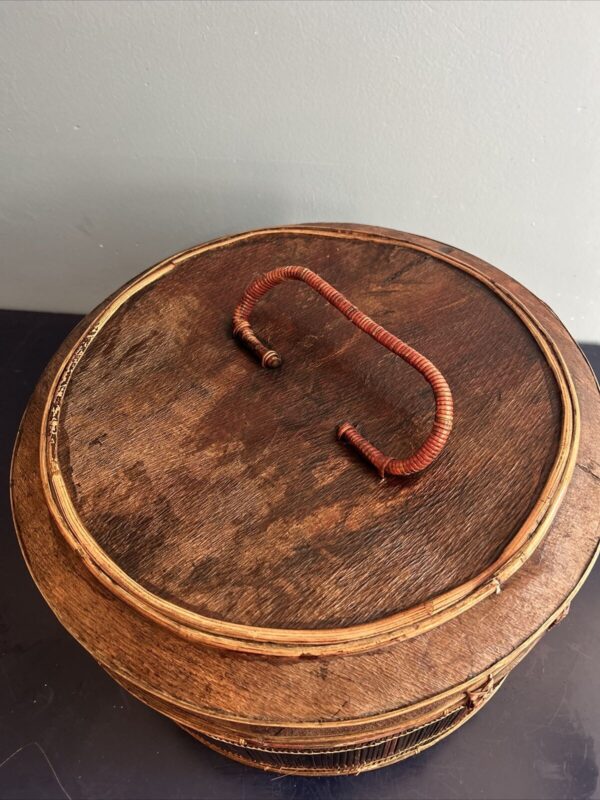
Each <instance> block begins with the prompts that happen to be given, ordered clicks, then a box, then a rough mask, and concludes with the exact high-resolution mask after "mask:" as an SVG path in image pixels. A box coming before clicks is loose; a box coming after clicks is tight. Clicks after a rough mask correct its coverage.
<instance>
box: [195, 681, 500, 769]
mask: <svg viewBox="0 0 600 800" xmlns="http://www.w3.org/2000/svg"><path fill="white" fill-rule="evenodd" d="M502 683H503V682H502ZM502 683H500V684H498V686H496V687H495V688H494V689H493V691H492V692H490V694H489V696H488V697H486V698H485V700H484V701H483V702H482V703H480V704H479V705H477V706H474V707H473V708H471V709H468V708H467V707H466V706H465V707H464V713H463V714H459V715H458V716H457V718H456V719H455V720H454V721H453V723H452V724H451V725H449V726H448V727H447V728H444V729H443V731H442V732H441V733H437V734H435V735H433V736H431V737H429V738H426V739H423V740H422V741H420V742H419V743H418V744H417V745H415V746H414V747H409V748H407V749H406V750H400V752H398V753H395V754H394V755H392V756H387V757H385V758H379V759H374V760H372V761H364V762H362V763H360V764H357V765H351V766H348V767H311V768H307V769H303V768H302V767H285V766H275V765H273V764H268V763H265V762H261V761H255V760H253V759H251V758H245V757H244V756H243V755H240V754H238V753H232V752H231V751H230V750H227V749H226V748H225V747H219V740H218V738H217V737H214V736H211V735H202V733H201V732H199V731H194V730H192V729H190V728H185V726H184V730H185V731H186V733H189V734H190V736H193V737H194V739H196V740H197V741H199V742H200V743H201V744H203V745H204V746H205V747H208V748H210V749H211V750H214V751H215V752H216V753H219V755H222V756H225V758H230V759H232V760H233V761H238V762H239V763H240V764H244V765H245V766H248V767H254V768H255V769H262V770H264V771H265V772H276V773H280V774H282V775H299V776H304V777H309V778H310V777H320V776H323V777H324V776H327V775H359V774H360V773H361V772H370V771H371V770H375V769H379V768H380V767H386V766H388V765H390V764H395V763H397V762H398V761H404V760H405V759H407V758H411V756H416V755H418V754H419V753H420V752H422V751H423V750H426V749H427V748H428V747H432V746H433V745H434V744H437V743H438V742H441V741H442V739H445V738H446V736H449V735H450V734H451V733H454V731H455V730H457V729H458V728H460V727H461V726H462V725H464V723H465V722H467V721H468V720H470V719H471V717H473V716H474V715H475V714H476V713H477V712H478V711H480V710H481V709H482V708H483V706H485V705H487V703H488V702H489V701H490V700H491V699H492V697H493V696H494V695H495V694H496V692H497V691H498V690H499V689H500V688H501V686H502ZM451 713H452V711H448V712H446V713H445V714H443V715H442V716H441V717H439V718H438V719H440V720H442V719H444V718H445V717H447V716H449V715H450V714H451ZM435 721H436V720H432V722H435ZM430 724H431V723H430ZM180 727H181V726H180ZM417 730H418V729H417ZM403 733H404V732H403ZM402 735H403V734H402V733H401V734H398V737H401V736H402ZM394 738H396V737H391V739H392V740H393V739H394ZM215 740H216V741H215ZM223 743H225V744H234V745H235V743H229V742H226V741H225V740H223ZM246 746H247V747H248V749H249V750H256V752H257V753H259V752H261V751H260V750H259V749H258V748H254V747H250V746H248V745H246ZM357 749H360V748H349V750H348V751H349V752H354V751H355V750H357ZM267 752H271V751H267ZM339 752H340V751H339V750H331V751H327V750H322V751H318V750H315V751H314V753H312V754H311V753H310V752H307V753H306V755H329V754H332V755H335V754H336V753H339ZM298 755H304V753H302V752H300V751H299V752H298Z"/></svg>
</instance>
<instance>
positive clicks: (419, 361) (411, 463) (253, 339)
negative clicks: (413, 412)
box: [233, 266, 454, 477]
mask: <svg viewBox="0 0 600 800" xmlns="http://www.w3.org/2000/svg"><path fill="white" fill-rule="evenodd" d="M287 280H296V281H304V283H307V284H308V285H309V286H310V287H311V289H314V290H315V291H316V292H318V293H319V294H320V295H322V296H323V297H324V298H325V299H326V300H327V301H328V302H329V303H331V305H332V306H333V307H334V308H337V310H338V311H340V312H341V313H342V314H343V315H344V316H345V317H347V318H348V319H349V320H350V322H352V324H353V325H356V327H357V328H360V329H361V331H364V332H365V333H368V334H369V336H371V337H372V338H373V339H375V341H376V342H379V344H382V345H383V346H384V347H386V348H387V349H388V350H391V352H392V353H395V354H396V355H397V356H400V358H402V359H403V360H404V361H406V363H407V364H410V366H411V367H414V368H415V369H416V370H417V372H420V373H421V375H422V376H423V377H424V378H425V380H426V381H427V382H428V383H429V385H430V386H431V388H432V390H433V395H434V398H435V418H434V421H433V427H432V429H431V433H430V434H429V436H428V437H427V439H426V440H425V441H424V442H423V444H422V445H421V446H420V447H419V449H418V450H417V451H416V452H415V453H413V455H411V456H408V458H391V457H390V456H386V455H385V454H384V453H382V452H381V450H378V448H377V447H375V446H374V445H373V444H371V442H369V441H368V440H367V439H365V437H364V436H362V435H361V434H360V433H359V432H358V431H357V430H356V428H355V427H354V426H353V425H351V424H350V423H349V422H344V423H343V424H342V425H340V426H339V427H338V431H337V434H338V438H339V439H345V440H346V441H347V442H348V443H349V444H351V445H352V446H353V447H355V448H356V450H358V452H359V453H360V454H361V455H362V456H363V457H364V458H365V459H366V460H367V461H369V462H370V463H371V464H373V466H374V467H375V469H376V470H377V471H378V472H379V474H380V475H381V476H382V477H384V476H385V475H386V474H387V475H412V474H414V473H415V472H421V471H422V470H424V469H425V468H426V467H428V466H429V465H430V464H431V463H432V462H433V461H435V459H436V458H437V457H438V456H439V454H440V453H441V452H442V450H443V449H444V446H445V444H446V441H447V440H448V436H450V431H451V430H452V420H453V415H454V410H453V403H452V393H451V392H450V387H449V386H448V384H447V383H446V379H445V378H444V376H443V375H442V373H441V372H440V371H439V370H438V369H437V367H435V366H434V365H433V364H432V363H431V361H429V360H428V359H426V358H425V356H423V355H421V354H420V353H418V352H417V351H416V350H413V348H412V347H410V346H409V345H407V344H406V343H405V342H403V341H401V340H400V339H398V338H397V337H396V336H394V335H393V334H392V333H390V332H389V331H386V330H385V328H382V327H381V325H378V324H377V323H376V322H374V321H373V320H372V319H371V318H370V317H368V316H367V315H366V314H363V312H362V311H360V310H359V309H358V308H356V306H354V305H352V303H351V302H350V301H349V300H348V299H347V298H346V297H344V295H343V294H341V293H340V292H338V291H337V289H335V288H334V287H333V286H331V284H329V283H327V281H325V280H323V278H321V277H320V276H319V275H317V274H316V273H315V272H313V271H312V270H310V269H308V268H307V267H296V266H289V267H279V268H278V269H274V270H271V272H266V273H265V274H264V275H262V276H261V277H260V278H257V279H256V280H255V281H253V282H252V283H251V284H250V286H248V288H247V289H246V291H245V292H244V296H243V297H242V299H241V300H240V302H239V303H238V305H237V306H236V309H235V311H234V312H233V335H234V337H235V338H237V339H239V340H240V341H241V342H242V343H243V344H244V345H245V346H246V347H247V348H248V349H249V350H251V351H252V352H253V353H254V354H255V355H256V357H257V358H258V359H259V360H260V362H261V364H262V366H263V367H271V368H275V367H279V366H281V358H280V356H279V355H278V353H276V352H275V350H269V348H267V347H266V346H265V345H264V344H263V343H262V342H261V341H260V339H258V337H257V336H256V334H255V333H254V331H253V330H252V327H251V325H250V321H249V318H250V314H251V313H252V309H253V308H254V306H255V305H256V302H257V301H258V300H260V298H261V297H262V296H263V295H264V294H266V293H267V292H268V291H269V290H270V289H272V288H273V287H274V286H277V284H278V283H282V282H283V281H287Z"/></svg>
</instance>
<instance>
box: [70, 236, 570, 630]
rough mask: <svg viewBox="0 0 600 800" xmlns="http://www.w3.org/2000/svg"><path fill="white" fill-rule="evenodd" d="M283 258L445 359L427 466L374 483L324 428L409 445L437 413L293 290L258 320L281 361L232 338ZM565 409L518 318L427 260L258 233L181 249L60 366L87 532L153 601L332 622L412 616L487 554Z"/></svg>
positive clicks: (528, 504)
mask: <svg viewBox="0 0 600 800" xmlns="http://www.w3.org/2000/svg"><path fill="white" fill-rule="evenodd" d="M290 263H296V264H302V265H305V266H308V267H310V268H311V269H313V270H314V271H316V272H318V273H320V274H321V275H322V276H323V277H324V278H326V279H327V280H328V281H329V282H330V283H332V284H333V285H334V286H336V287H337V288H339V289H340V291H343V292H344V293H345V294H346V295H347V296H348V297H349V298H350V299H351V300H352V301H353V302H354V303H355V304H356V305H357V306H359V307H360V308H361V309H363V310H364V311H365V312H366V313H368V314H369V315H370V316H371V317H373V318H374V319H375V320H377V321H378V322H380V323H381V324H382V325H384V326H385V327H386V328H388V329H390V330H392V331H393V332H394V333H396V334H397V335H398V336H400V337H401V338H402V339H404V340H406V341H407V342H409V343H410V344H412V345H413V346H415V347H416V348H417V349H418V350H420V351H421V352H423V353H424V354H425V355H427V357H428V358H430V359H431V360H432V361H433V362H434V363H435V364H436V365H437V366H439V368H440V369H441V370H442V371H443V373H444V375H445V376H446V378H447V379H448V382H449V384H450V386H451V388H452V390H453V394H454V400H455V406H456V422H455V428H454V431H453V433H452V436H451V438H450V440H449V443H448V445H447V448H446V450H445V451H444V453H443V454H442V455H441V456H440V458H439V460H438V461H437V462H436V463H435V464H434V465H432V466H431V467H430V468H429V469H428V470H427V471H426V472H424V473H422V474H420V475H418V476H415V477H412V478H396V479H394V478H388V479H387V480H386V481H385V482H384V483H380V482H379V480H378V478H377V475H376V474H375V473H374V472H373V471H372V470H371V469H370V468H369V467H368V465H366V464H364V463H363V462H361V461H360V459H359V458H358V457H357V456H356V455H355V454H354V453H353V452H351V451H350V450H349V449H347V448H346V447H344V446H342V445H340V444H339V443H337V442H336V440H335V435H334V432H335V426H336V424H337V423H339V422H340V421H342V420H345V419H348V420H350V421H353V422H356V423H358V425H359V427H360V429H361V430H362V431H363V432H364V433H365V434H367V435H368V436H369V438H370V439H371V440H372V441H373V442H375V443H377V444H378V445H380V446H382V447H384V448H385V449H386V450H387V451H389V452H392V453H394V454H395V455H397V456H399V457H401V456H403V455H406V454H408V453H409V452H411V451H412V450H414V449H415V448H416V446H418V444H419V443H420V442H421V441H422V440H423V438H425V436H426V435H427V432H428V430H429V427H430V425H431V418H432V412H433V403H432V398H431V392H430V389H429V387H428V386H427V385H426V384H425V382H424V381H423V380H422V378H421V377H420V376H419V375H418V374H417V373H416V372H414V370H411V369H410V368H409V367H407V366H406V365H404V364H402V363H400V362H399V361H398V360H397V359H396V358H394V356H393V355H391V354H389V353H387V352H386V351H385V350H384V349H383V348H381V347H380V346H378V345H377V344H376V343H375V342H373V341H371V340H370V339H369V338H368V337H366V336H364V335H363V334H361V333H360V332H359V331H356V330H355V329H354V328H353V327H352V326H351V325H349V324H348V323H347V322H346V321H345V320H344V319H341V318H340V317H339V316H338V315H336V314H335V312H334V311H332V309H331V308H329V307H328V306H327V304H325V303H324V302H323V301H322V299H321V298H319V297H316V296H313V295H311V293H310V292H309V291H308V290H307V289H306V288H305V287H303V286H299V285H284V286H281V287H278V288H277V289H276V290H274V292H273V294H272V296H269V298H268V299H266V300H265V301H264V303H263V304H261V305H260V306H259V307H258V308H257V310H256V313H255V315H254V323H255V327H256V329H257V330H259V331H260V332H261V335H262V336H263V337H264V338H266V339H267V340H268V341H270V342H272V343H273V344H274V345H275V346H276V347H277V349H278V350H279V352H281V353H282V354H283V357H284V360H285V363H284V366H283V367H282V369H281V370H280V371H278V372H271V371H266V370H261V369H260V367H259V366H258V365H257V364H256V362H255V361H253V360H252V358H251V357H250V356H249V355H248V354H247V353H246V352H245V351H243V350H241V349H240V348H239V347H238V345H236V344H235V343H234V341H233V339H232V337H231V334H230V319H231V312H232V311H233V308H234V306H235V304H236V302H237V301H238V300H239V298H240V296H241V294H242V292H243V289H244V288H245V286H246V284H247V283H248V282H249V281H250V280H251V279H252V278H253V277H255V276H256V275H257V274H259V273H260V272H263V271H265V270H267V269H271V268H273V267H276V266H279V265H282V264H290ZM561 421H562V407H561V397H560V393H559V391H558V387H557V384H556V380H555V377H554V375H553V373H552V371H551V369H550V367H549V365H548V363H547V361H546V359H545V358H544V356H543V354H542V352H541V350H540V348H539V346H538V344H536V341H535V340H534V338H533V336H532V335H531V333H530V331H529V330H528V329H527V328H526V327H525V325H524V324H523V322H522V320H521V319H519V317H518V316H517V315H516V314H515V313H514V311H513V310H512V309H511V308H510V307H509V306H508V305H507V304H506V303H505V302H504V300H503V299H502V298H501V297H499V296H498V295H497V294H495V293H494V292H493V291H492V290H490V288H488V287H487V286H485V285H484V284H482V283H481V282H480V281H478V280H477V279H475V278H474V277H471V276H470V275H468V274H466V273H465V272H463V271H461V270H459V269H457V268H456V267H454V266H452V265H451V264H449V263H448V262H447V261H444V260H443V255H442V254H440V256H438V257H436V256H434V255H432V254H426V253H423V252H419V251H416V250H413V249H410V248H408V247H406V246H403V245H402V244H401V243H397V242H396V243H392V242H389V241H388V242H386V241H378V240H373V239H370V238H362V237H357V236H355V235H353V234H352V233H348V234H347V237H345V238H337V237H328V236H326V235H318V233H317V232H316V231H312V232H301V231H288V232H283V233H282V232H265V233H263V234H262V235H256V236H253V237H250V238H246V239H244V238H241V239H235V240H232V241H231V242H229V243H224V244H223V245H222V246H220V247H216V248H214V249H209V250H206V251H204V252H200V253H199V254H197V255H191V256H189V257H188V258H187V259H185V258H184V259H182V260H181V261H180V262H179V263H178V264H177V266H176V267H174V268H173V269H171V270H169V271H168V272H167V274H165V275H163V276H162V277H161V278H160V279H158V280H157V281H155V282H153V283H151V284H150V285H149V286H147V287H146V288H144V289H143V290H142V291H140V292H139V293H136V294H134V295H133V296H132V297H131V298H130V299H129V300H127V301H126V302H125V303H124V304H123V305H122V306H121V308H120V309H119V310H118V311H117V312H116V313H115V314H113V316H112V317H111V319H110V320H109V321H108V322H107V323H106V324H105V325H104V327H103V328H102V330H101V332H100V333H99V334H98V335H97V336H96V337H95V338H94V340H93V342H92V343H91V344H90V345H89V347H88V348H87V350H86V352H85V356H84V357H83V358H81V360H80V361H79V363H78V365H77V367H76V369H75V370H74V372H73V374H72V376H71V379H70V385H69V390H68V392H67V393H66V395H65V399H64V403H63V407H62V411H61V425H60V429H59V463H60V468H61V471H62V473H63V475H64V476H65V478H66V480H67V485H68V489H69V493H70V495H71V499H72V501H73V504H74V506H75V508H76V511H77V514H78V515H79V516H80V518H81V520H82V521H83V523H84V524H85V526H86V528H87V529H88V530H89V531H90V532H91V533H92V534H93V536H94V537H95V540H96V541H97V542H98V544H99V545H100V546H101V548H102V549H103V550H104V551H105V552H106V554H108V556H109V557H110V558H111V559H112V560H113V561H114V562H115V563H116V564H117V565H118V566H120V567H121V568H122V569H123V570H124V571H125V572H126V573H127V574H128V575H129V576H131V577H132V578H133V579H134V580H135V581H136V582H138V583H139V584H140V585H141V586H143V587H145V588H146V589H148V590H149V591H151V592H152V593H153V594H156V595H157V596H159V597H161V598H164V599H166V600H169V601H171V602H174V603H176V604H177V605H179V606H181V607H184V608H188V609H191V610H193V611H195V612H197V613H199V614H202V615H204V616H207V617H212V618H214V619H222V620H226V621H232V622H236V623H241V624H244V625H255V626H264V627H274V628H307V629H312V628H330V627H331V628H334V627H345V626H348V625H356V624H361V623H366V622H370V621H372V620H377V619H380V618H382V617H386V616H389V615H391V614H394V613H397V612H399V611H402V610H404V609H407V608H410V607H412V606H414V605H416V604H418V603H422V602H423V601H426V600H428V599H429V598H432V597H435V596H437V595H439V594H440V593H442V592H444V591H447V590H448V589H451V588H452V587H454V586H457V585H459V584H462V583H464V582H465V581H468V580H469V579H471V578H473V577H474V576H475V575H477V574H478V573H479V572H480V571H481V570H482V569H483V568H485V567H486V566H487V565H488V564H490V563H491V562H493V561H494V560H495V559H496V558H497V557H498V556H499V554H500V553H501V552H502V550H503V549H504V548H505V547H506V546H507V545H508V543H509V542H510V541H511V539H512V538H513V536H514V535H515V533H516V532H517V531H518V530H519V528H520V527H521V525H522V524H523V522H524V521H525V519H526V518H527V516H528V514H529V513H530V511H531V509H532V507H533V505H534V504H535V502H536V500H537V499H538V497H539V495H540V492H541V491H542V489H543V486H544V484H545V482H546V480H547V478H548V475H549V473H550V470H551V468H552V465H553V463H554V460H555V458H556V454H557V450H558V447H559V440H560V434H561Z"/></svg>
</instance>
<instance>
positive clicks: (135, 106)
mask: <svg viewBox="0 0 600 800" xmlns="http://www.w3.org/2000/svg"><path fill="white" fill-rule="evenodd" d="M0 68H1V70H2V80H1V91H2V101H1V107H0V143H1V153H0V176H1V185H2V191H1V193H0V225H1V236H2V262H1V264H2V266H1V271H2V275H1V280H0V306H4V307H14V308H36V309H51V310H61V311H64V310H68V311H85V310H87V309H89V308H90V307H91V306H92V305H94V304H95V303H96V302H98V301H100V300H101V299H102V298H103V297H104V296H105V295H106V294H108V293H109V292H111V291H112V290H113V289H115V288H116V287H117V286H119V285H120V284H121V283H123V282H124V281H125V280H126V279H127V278H128V277H130V276H131V275H133V274H136V273H137V272H139V271H140V270H142V269H144V268H145V267H147V266H149V265H150V264H152V263H153V262H155V261H157V260H159V259H160V258H162V257H164V256H166V255H168V254H170V253H171V252H173V251H176V250H179V249H181V248H184V247H186V246H188V245H192V244H194V243H197V242H199V241H202V240H204V239H207V238H211V237H214V236H217V235H220V234H223V233H227V232H236V231H240V230H244V229H247V228H251V227H257V226H265V225H275V224H279V223H284V222H301V221H312V220H336V221H356V222H366V223H374V224H379V225H384V226H391V227H397V228H401V229H404V230H409V231H413V232H417V233H422V234H425V235H428V236H432V237H434V238H437V239H441V240H442V241H447V242H450V243H452V244H456V245H459V246H461V247H463V248H464V249H467V250H470V251H472V252H475V253H476V254H477V255H479V256H481V257H482V258H485V259H487V260H489V261H492V262H493V263H495V264H496V265H497V266H500V267H501V268H503V269H505V270H506V271H507V272H510V273H512V274H513V275H514V276H515V277H517V278H518V279H520V280H521V281H523V282H524V283H525V284H526V285H527V286H529V287H530V288H531V289H533V290H534V291H535V292H536V293H537V294H539V295H540V296H541V297H542V298H544V299H545V300H546V301H547V302H549V303H550V305H552V306H553V307H554V309H555V310H556V311H557V313H559V315H560V316H562V318H563V319H564V321H565V322H566V324H567V325H568V326H569V327H570V328H571V330H572V331H573V333H574V334H575V335H576V336H578V337H580V338H585V339H600V268H599V261H598V253H599V252H600V147H599V135H600V102H599V101H600V3H588V2H572V3H565V2H528V3H513V2H488V3H484V2H474V3H471V2H434V1H433V0H426V1H425V0H424V1H423V2H403V3H400V2H315V3H312V2H106V0H101V1H100V2H95V1H91V2H75V3H73V2H62V1H60V2H23V3H20V2H16V3H14V2H4V3H2V4H1V5H0Z"/></svg>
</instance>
